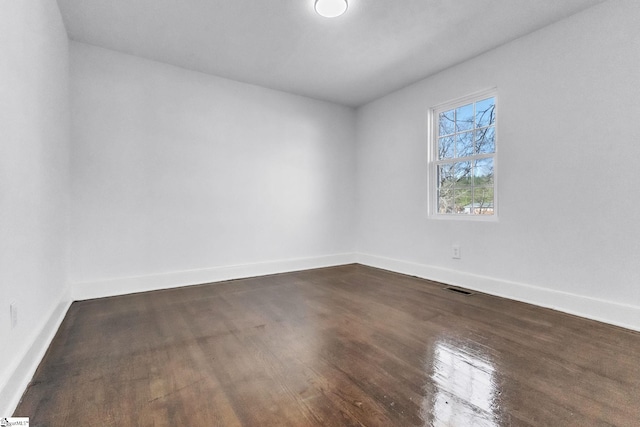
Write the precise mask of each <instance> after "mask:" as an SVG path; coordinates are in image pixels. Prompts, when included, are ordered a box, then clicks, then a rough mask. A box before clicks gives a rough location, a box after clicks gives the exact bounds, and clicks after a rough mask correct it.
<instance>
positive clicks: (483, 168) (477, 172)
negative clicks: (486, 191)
mask: <svg viewBox="0 0 640 427" xmlns="http://www.w3.org/2000/svg"><path fill="white" fill-rule="evenodd" d="M473 185H493V158H492V157H490V158H488V159H478V160H476V161H475V163H474V166H473Z"/></svg>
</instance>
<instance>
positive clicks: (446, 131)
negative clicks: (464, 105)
mask: <svg viewBox="0 0 640 427" xmlns="http://www.w3.org/2000/svg"><path fill="white" fill-rule="evenodd" d="M455 112H456V110H449V111H445V112H443V113H440V115H439V116H438V125H439V129H438V136H444V135H451V134H452V133H454V132H455V122H456V119H455V117H456V116H455Z"/></svg>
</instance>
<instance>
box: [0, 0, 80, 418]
mask: <svg viewBox="0 0 640 427" xmlns="http://www.w3.org/2000/svg"><path fill="white" fill-rule="evenodd" d="M68 115H69V106H68V42H67V35H66V32H65V30H64V26H63V24H62V20H61V17H60V13H59V11H58V9H57V6H56V3H55V2H52V1H48V0H30V1H3V2H0V343H1V345H2V350H1V351H0V416H7V415H11V412H12V411H13V408H14V407H15V405H16V404H17V399H18V398H19V396H20V395H21V394H22V391H23V390H24V387H25V386H26V384H27V382H28V381H29V379H30V378H31V375H32V374H33V372H34V370H35V367H36V366H37V363H38V362H39V359H40V357H42V354H43V352H44V350H45V349H46V347H47V345H48V343H49V338H50V337H51V336H52V334H53V333H54V332H55V330H56V329H57V326H58V323H59V321H60V319H61V317H62V316H63V315H64V313H65V312H66V308H68V303H69V299H68V296H66V290H67V289H66V286H67V278H66V271H65V270H66V267H65V265H66V255H67V228H68V222H67V221H68V210H67V209H68V191H67V190H68V155H69V151H68V149H69V144H68V140H69V119H68ZM11 302H15V303H16V304H17V306H18V324H17V326H16V328H13V329H12V328H11V322H10V315H9V304H10V303H11Z"/></svg>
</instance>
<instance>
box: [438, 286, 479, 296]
mask: <svg viewBox="0 0 640 427" xmlns="http://www.w3.org/2000/svg"><path fill="white" fill-rule="evenodd" d="M444 289H445V290H446V291H450V292H455V293H457V294H462V295H473V293H472V292H469V291H465V290H464V289H458V288H450V287H448V288H444Z"/></svg>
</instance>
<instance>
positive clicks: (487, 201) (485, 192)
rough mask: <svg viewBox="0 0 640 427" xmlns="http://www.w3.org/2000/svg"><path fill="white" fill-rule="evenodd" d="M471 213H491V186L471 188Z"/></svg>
mask: <svg viewBox="0 0 640 427" xmlns="http://www.w3.org/2000/svg"><path fill="white" fill-rule="evenodd" d="M473 213H474V214H475V215H493V187H476V188H474V189H473Z"/></svg>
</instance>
